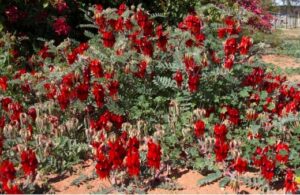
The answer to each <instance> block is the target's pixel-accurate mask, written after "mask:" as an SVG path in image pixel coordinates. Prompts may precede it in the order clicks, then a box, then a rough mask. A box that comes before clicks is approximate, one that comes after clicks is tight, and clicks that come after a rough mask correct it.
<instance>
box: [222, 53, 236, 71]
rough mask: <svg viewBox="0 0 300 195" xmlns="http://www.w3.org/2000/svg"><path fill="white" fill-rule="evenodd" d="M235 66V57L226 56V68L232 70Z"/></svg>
mask: <svg viewBox="0 0 300 195" xmlns="http://www.w3.org/2000/svg"><path fill="white" fill-rule="evenodd" d="M233 64H234V56H233V55H230V56H226V58H225V63H224V68H226V69H228V70H230V69H232V67H233Z"/></svg>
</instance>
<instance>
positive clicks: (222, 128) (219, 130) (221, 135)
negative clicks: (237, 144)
mask: <svg viewBox="0 0 300 195" xmlns="http://www.w3.org/2000/svg"><path fill="white" fill-rule="evenodd" d="M214 132H215V137H216V138H217V139H219V140H223V141H224V140H225V139H226V134H227V127H226V125H224V124H221V125H220V124H216V125H215V127H214Z"/></svg>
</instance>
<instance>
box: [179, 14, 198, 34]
mask: <svg viewBox="0 0 300 195" xmlns="http://www.w3.org/2000/svg"><path fill="white" fill-rule="evenodd" d="M183 22H184V24H185V26H186V27H187V29H189V30H190V31H191V32H192V33H193V34H194V35H196V34H199V33H200V31H201V27H202V22H201V20H200V18H199V17H198V16H195V15H188V16H187V17H186V18H185V19H184V21H183Z"/></svg>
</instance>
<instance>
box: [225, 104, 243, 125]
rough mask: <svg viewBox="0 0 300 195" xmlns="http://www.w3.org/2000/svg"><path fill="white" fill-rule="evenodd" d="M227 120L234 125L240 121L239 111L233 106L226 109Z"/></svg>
mask: <svg viewBox="0 0 300 195" xmlns="http://www.w3.org/2000/svg"><path fill="white" fill-rule="evenodd" d="M228 115H229V120H230V122H231V123H233V124H234V125H238V123H239V121H240V116H239V111H238V110H237V109H235V108H229V109H228Z"/></svg>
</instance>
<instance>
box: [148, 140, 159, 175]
mask: <svg viewBox="0 0 300 195" xmlns="http://www.w3.org/2000/svg"><path fill="white" fill-rule="evenodd" d="M160 160H161V148H160V145H159V144H156V143H154V142H153V141H152V139H151V140H150V141H149V142H148V153H147V161H148V166H149V167H150V168H154V169H159V167H160Z"/></svg>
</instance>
